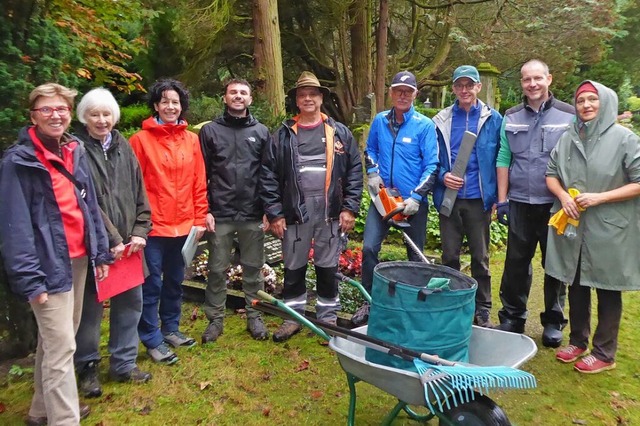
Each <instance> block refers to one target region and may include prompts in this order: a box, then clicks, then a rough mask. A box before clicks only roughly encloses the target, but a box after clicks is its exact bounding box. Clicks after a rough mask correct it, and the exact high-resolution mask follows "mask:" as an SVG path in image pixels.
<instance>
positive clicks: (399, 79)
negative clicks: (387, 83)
mask: <svg viewBox="0 0 640 426" xmlns="http://www.w3.org/2000/svg"><path fill="white" fill-rule="evenodd" d="M398 86H407V87H411V88H412V89H414V90H418V83H417V82H416V76H415V75H413V74H412V73H410V72H409V71H400V72H399V73H398V74H396V75H395V77H393V80H391V87H398Z"/></svg>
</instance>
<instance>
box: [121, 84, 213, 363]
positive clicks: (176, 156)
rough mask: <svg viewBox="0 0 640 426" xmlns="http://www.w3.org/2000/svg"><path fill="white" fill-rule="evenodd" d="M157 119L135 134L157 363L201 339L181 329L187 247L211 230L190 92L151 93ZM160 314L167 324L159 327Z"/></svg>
mask: <svg viewBox="0 0 640 426" xmlns="http://www.w3.org/2000/svg"><path fill="white" fill-rule="evenodd" d="M148 103H149V106H150V107H151V108H152V109H153V110H154V114H153V116H152V117H149V118H148V119H146V120H145V121H144V122H143V123H142V130H141V131H139V132H138V133H136V134H134V135H133V136H131V139H130V142H131V147H132V148H133V151H134V152H135V154H136V156H137V157H138V161H139V162H140V168H141V170H142V176H143V179H144V182H145V187H146V189H147V195H148V196H149V203H150V205H151V222H152V223H153V228H152V230H151V232H150V233H149V238H148V240H147V246H146V247H145V249H144V254H145V258H146V262H147V266H148V268H149V276H148V277H147V278H146V279H145V282H144V285H143V286H142V293H143V308H142V317H141V319H140V324H139V325H138V334H139V335H140V340H142V343H144V345H145V346H146V347H147V352H148V354H149V355H150V356H151V358H152V359H153V360H154V361H156V362H161V363H166V364H173V363H175V362H176V361H178V357H177V356H176V354H175V353H174V352H173V351H172V350H171V349H170V348H169V346H168V345H171V346H173V347H176V348H177V347H179V346H182V347H191V346H193V345H195V344H196V342H195V340H194V339H192V338H190V337H188V336H185V335H184V334H183V333H181V332H180V331H179V328H178V326H179V323H180V314H181V304H182V281H183V279H184V268H185V264H184V261H183V260H182V253H181V250H182V246H183V245H184V243H185V240H186V238H187V235H188V234H189V232H190V230H191V228H192V227H194V226H195V227H196V229H197V231H198V233H197V238H198V239H199V238H200V237H202V235H203V234H204V231H205V219H206V216H207V211H208V206H207V192H206V191H207V189H206V173H205V167H204V160H203V158H202V152H201V151H200V144H199V142H198V136H197V135H196V134H195V133H192V132H190V131H188V130H187V122H186V121H185V120H184V115H185V113H186V111H187V109H188V107H189V93H188V92H187V90H186V89H185V88H184V86H183V85H182V83H180V82H179V81H176V80H171V79H166V80H159V81H157V82H155V83H154V84H153V85H152V86H151V88H150V89H149V101H148ZM158 312H159V314H160V321H161V322H162V324H161V326H159V324H158Z"/></svg>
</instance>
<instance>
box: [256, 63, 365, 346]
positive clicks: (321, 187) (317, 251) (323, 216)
mask: <svg viewBox="0 0 640 426" xmlns="http://www.w3.org/2000/svg"><path fill="white" fill-rule="evenodd" d="M288 96H289V98H290V99H295V104H296V106H297V108H298V109H299V114H298V115H296V116H294V117H293V118H290V119H288V120H286V121H285V122H284V123H283V124H282V126H280V128H279V129H278V130H277V131H276V132H275V134H274V135H273V137H272V139H271V143H270V144H269V146H268V147H267V150H266V152H265V155H264V157H263V164H262V173H261V188H260V191H261V196H262V200H263V203H264V208H265V213H266V215H267V218H268V219H269V222H270V228H271V232H272V233H273V234H274V235H275V236H276V237H277V238H281V239H283V250H282V251H283V256H284V290H283V293H282V294H283V297H284V301H285V303H286V304H287V305H288V306H290V307H291V308H292V309H294V310H296V311H298V312H299V313H301V314H304V307H305V304H306V300H307V289H306V280H305V275H306V270H307V262H308V258H309V251H310V249H311V244H312V240H313V262H314V266H315V272H316V289H317V304H316V316H317V319H318V320H320V321H324V322H327V323H331V324H335V323H336V320H337V312H338V310H339V309H340V300H339V297H338V281H337V279H336V277H335V274H336V272H337V270H338V256H339V247H340V237H341V234H345V233H347V232H349V231H350V230H351V229H353V226H354V224H355V217H356V215H357V214H358V209H359V207H360V197H361V195H362V162H361V160H360V153H359V151H358V144H357V142H356V141H355V140H354V138H353V135H352V134H351V132H350V131H349V129H348V128H347V127H346V126H345V125H343V124H341V123H338V122H336V121H335V120H334V119H332V118H331V117H328V116H327V115H326V114H324V113H322V112H321V106H322V102H323V100H324V99H325V97H326V98H329V96H330V92H329V89H327V88H326V87H324V86H322V85H321V84H320V82H319V81H318V79H317V77H316V76H315V75H314V74H312V73H310V72H308V71H305V72H303V73H302V74H301V75H300V77H299V78H298V81H297V82H296V85H295V87H294V88H293V89H291V90H290V91H289V92H288ZM300 328H301V326H300V324H298V323H297V322H295V321H290V320H286V321H284V323H283V324H282V325H281V326H280V328H278V330H276V331H275V333H274V334H273V340H274V341H276V342H283V341H285V340H287V339H289V338H290V337H291V336H293V335H294V334H296V333H297V332H298V331H300Z"/></svg>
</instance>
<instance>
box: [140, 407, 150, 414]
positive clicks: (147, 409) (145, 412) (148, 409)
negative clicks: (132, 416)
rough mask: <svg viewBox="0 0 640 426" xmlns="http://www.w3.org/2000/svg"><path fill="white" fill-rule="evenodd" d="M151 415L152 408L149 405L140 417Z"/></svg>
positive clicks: (141, 411)
mask: <svg viewBox="0 0 640 426" xmlns="http://www.w3.org/2000/svg"><path fill="white" fill-rule="evenodd" d="M149 414H151V407H150V406H148V405H145V406H144V407H143V408H142V410H140V415H141V416H148V415H149Z"/></svg>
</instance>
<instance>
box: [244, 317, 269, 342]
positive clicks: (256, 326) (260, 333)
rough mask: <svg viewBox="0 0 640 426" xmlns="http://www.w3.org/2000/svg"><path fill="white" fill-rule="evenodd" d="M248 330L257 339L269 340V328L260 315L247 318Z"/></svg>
mask: <svg viewBox="0 0 640 426" xmlns="http://www.w3.org/2000/svg"><path fill="white" fill-rule="evenodd" d="M247 330H249V333H251V337H253V338H254V339H255V340H267V339H268V338H269V330H267V327H266V326H265V325H264V321H262V317H260V316H258V317H254V318H247Z"/></svg>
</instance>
